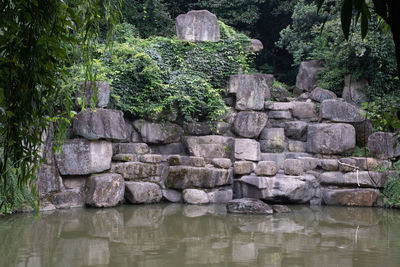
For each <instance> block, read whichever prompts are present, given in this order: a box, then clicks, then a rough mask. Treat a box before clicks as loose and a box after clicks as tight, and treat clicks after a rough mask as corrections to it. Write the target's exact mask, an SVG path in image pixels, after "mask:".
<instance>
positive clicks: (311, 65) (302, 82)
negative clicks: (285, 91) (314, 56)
mask: <svg viewBox="0 0 400 267" xmlns="http://www.w3.org/2000/svg"><path fill="white" fill-rule="evenodd" d="M321 69H322V64H321V62H320V61H318V60H310V61H303V62H301V63H300V68H299V73H298V74H297V77H296V87H297V88H299V89H300V90H302V91H308V92H311V91H312V90H313V89H314V88H315V87H316V86H317V75H318V72H319V71H320V70H321Z"/></svg>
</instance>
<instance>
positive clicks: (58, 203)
mask: <svg viewBox="0 0 400 267" xmlns="http://www.w3.org/2000/svg"><path fill="white" fill-rule="evenodd" d="M51 203H52V204H53V205H54V206H55V207H56V208H57V209H70V208H81V207H83V206H84V205H85V197H84V195H83V193H82V192H78V191H67V192H59V193H56V194H54V195H52V196H51Z"/></svg>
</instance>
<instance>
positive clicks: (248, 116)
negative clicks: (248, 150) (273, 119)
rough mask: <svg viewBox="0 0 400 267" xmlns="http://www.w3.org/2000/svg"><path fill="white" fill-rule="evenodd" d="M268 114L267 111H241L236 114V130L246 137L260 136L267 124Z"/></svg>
mask: <svg viewBox="0 0 400 267" xmlns="http://www.w3.org/2000/svg"><path fill="white" fill-rule="evenodd" d="M267 121H268V116H267V114H266V113H265V112H256V111H241V112H239V113H238V115H237V116H236V120H235V123H234V127H233V129H234V131H235V132H236V133H237V134H238V135H240V136H242V137H246V138H255V137H258V136H259V135H260V133H261V131H262V129H264V127H265V125H266V124H267Z"/></svg>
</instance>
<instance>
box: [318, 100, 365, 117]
mask: <svg viewBox="0 0 400 267" xmlns="http://www.w3.org/2000/svg"><path fill="white" fill-rule="evenodd" d="M320 115H321V118H323V119H327V120H330V121H333V122H362V121H364V120H365V118H364V117H363V116H362V115H361V111H360V110H359V109H358V108H357V107H356V106H353V105H352V104H349V103H347V102H344V101H342V100H339V99H328V100H324V101H323V102H322V103H321V107H320Z"/></svg>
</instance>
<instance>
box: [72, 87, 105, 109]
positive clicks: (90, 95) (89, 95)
mask: <svg viewBox="0 0 400 267" xmlns="http://www.w3.org/2000/svg"><path fill="white" fill-rule="evenodd" d="M95 91H96V92H97V93H96V95H95ZM82 93H83V95H84V96H85V99H82ZM79 99H80V100H79ZM83 100H84V101H85V104H86V106H92V105H91V104H94V101H96V102H95V103H96V107H97V108H105V107H107V105H108V103H109V102H110V85H109V84H108V83H107V82H104V81H99V82H96V88H94V86H93V83H92V82H90V81H87V82H83V83H81V84H80V88H78V90H76V100H75V104H76V105H77V106H79V105H80V103H79V102H80V101H83Z"/></svg>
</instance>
